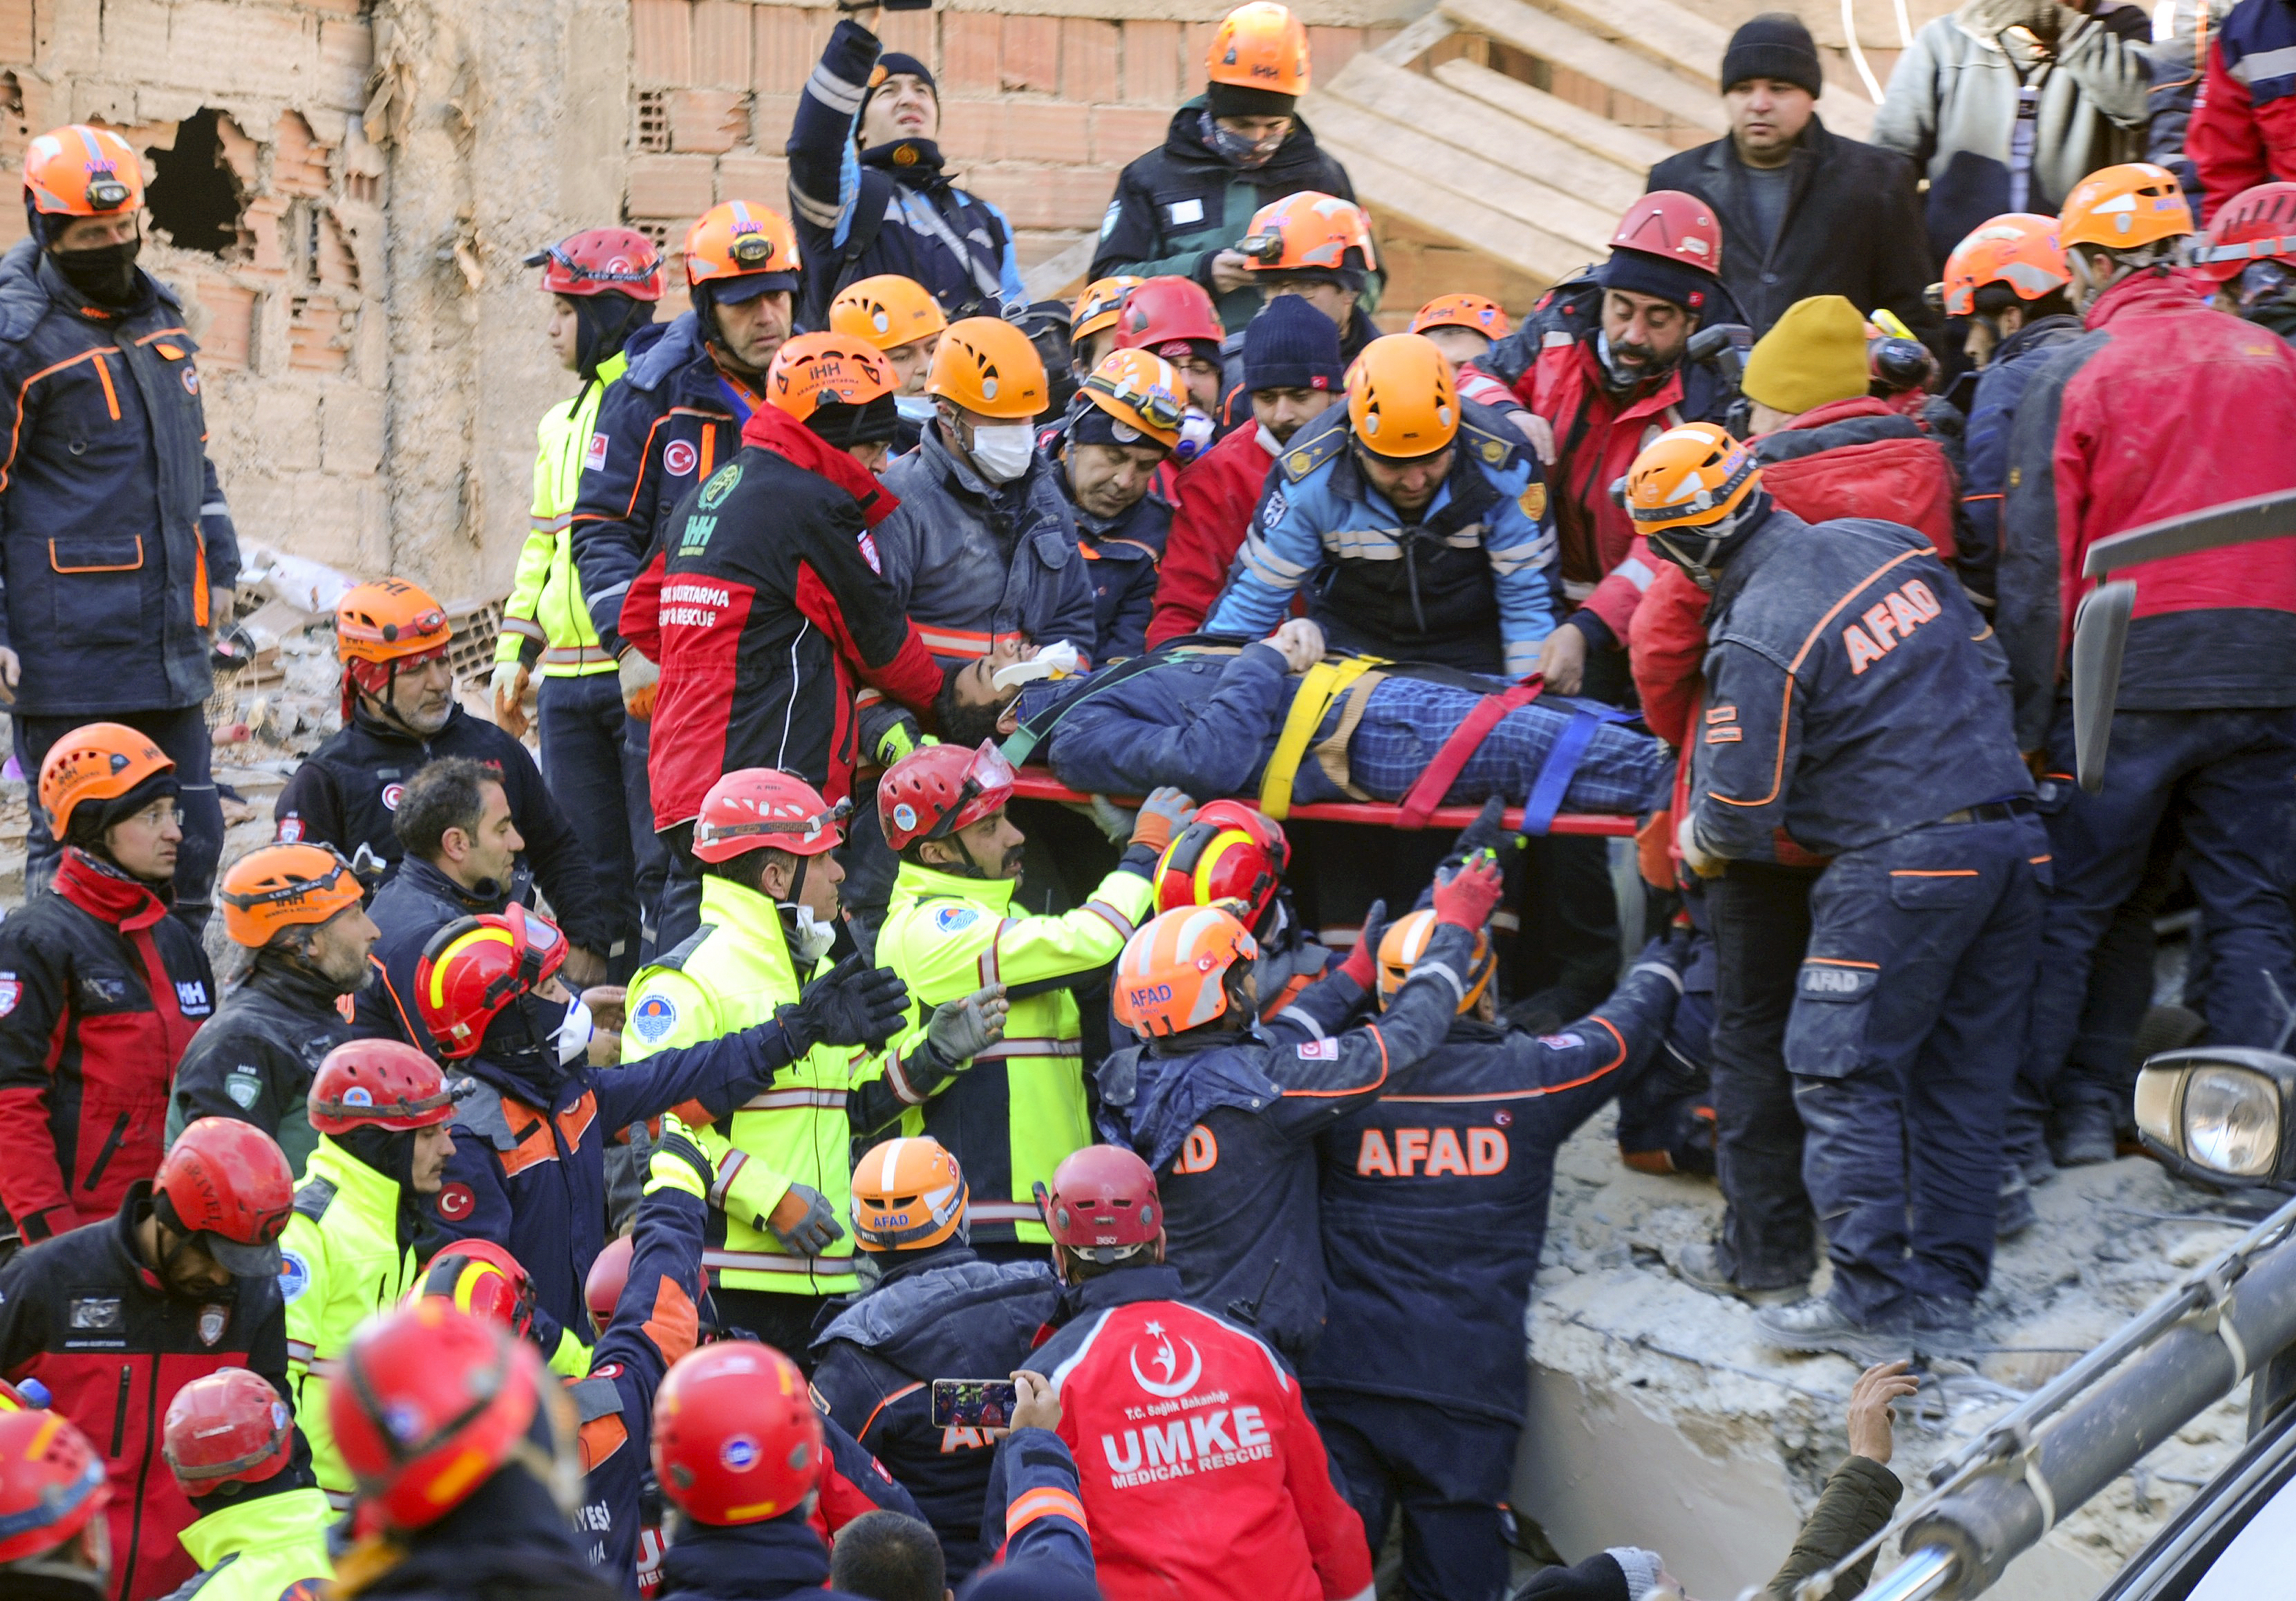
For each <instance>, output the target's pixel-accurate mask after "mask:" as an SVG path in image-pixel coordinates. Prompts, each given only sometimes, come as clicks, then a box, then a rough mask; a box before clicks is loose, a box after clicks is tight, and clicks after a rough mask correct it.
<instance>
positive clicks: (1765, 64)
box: [1722, 11, 1825, 95]
mask: <svg viewBox="0 0 2296 1601" xmlns="http://www.w3.org/2000/svg"><path fill="white" fill-rule="evenodd" d="M1748 78H1776V79H1777V80H1778V81H1779V82H1780V83H1788V84H1795V85H1798V86H1800V87H1802V88H1805V89H1808V91H1809V92H1810V94H1812V95H1818V94H1824V93H1825V69H1824V67H1823V66H1822V65H1821V64H1820V63H1819V62H1818V59H1817V41H1816V40H1815V39H1813V38H1811V37H1809V29H1808V28H1806V27H1804V26H1803V25H1802V20H1801V19H1800V17H1797V16H1795V15H1794V14H1793V13H1792V12H1786V11H1766V12H1763V13H1762V14H1761V15H1760V16H1759V17H1756V18H1754V19H1753V20H1752V21H1749V22H1745V23H1743V24H1741V25H1740V27H1739V29H1738V31H1737V32H1735V33H1734V34H1732V35H1731V36H1730V48H1728V49H1727V50H1726V51H1724V52H1723V53H1722V87H1723V89H1724V90H1725V91H1728V90H1729V89H1730V88H1732V87H1733V86H1735V85H1738V84H1742V83H1744V82H1745V81H1746V80H1747V79H1748Z"/></svg>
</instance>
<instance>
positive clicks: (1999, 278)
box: [1941, 211, 2072, 316]
mask: <svg viewBox="0 0 2296 1601" xmlns="http://www.w3.org/2000/svg"><path fill="white" fill-rule="evenodd" d="M1944 280H1945V281H1944V283H1943V284H1942V286H1941V287H1942V289H1943V291H1944V305H1945V314H1946V316H1972V315H1973V314H1974V313H1975V311H1976V310H1977V291H1979V290H1980V289H1983V288H1985V287H1986V286H1987V285H1988V284H1991V283H2001V284H2005V285H2007V286H2008V287H2009V288H2010V289H2011V290H2013V291H2015V293H2016V296H2017V298H2018V299H2019V300H2039V299H2040V298H2041V297H2042V296H2043V295H2046V294H2048V293H2050V292H2052V291H2055V290H2061V289H2062V288H2063V287H2064V286H2065V285H2066V284H2068V283H2071V282H2072V274H2071V272H2070V271H2069V270H2067V268H2066V267H2065V253H2064V251H2062V250H2059V249H2058V248H2057V219H2056V218H2054V217H2042V216H2040V215H2038V214H2037V213H2035V212H2030V211H2005V212H2004V213H2002V214H2001V215H2000V216H1999V217H1996V218H1990V219H1989V220H1988V221H1986V222H1985V223H1983V224H1982V225H1980V226H1978V227H1977V228H1975V229H1973V230H1972V232H1971V234H1970V235H1969V237H1968V238H1966V239H1964V240H1963V241H1962V242H1960V243H1959V244H1957V245H1956V246H1954V247H1953V254H1951V255H1950V256H1948V257H1947V258H1946V259H1945V273H1944Z"/></svg>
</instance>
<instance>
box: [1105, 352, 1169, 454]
mask: <svg viewBox="0 0 2296 1601" xmlns="http://www.w3.org/2000/svg"><path fill="white" fill-rule="evenodd" d="M1080 392H1081V393H1082V395H1083V396H1084V398H1086V399H1087V400H1089V401H1090V402H1092V404H1093V405H1095V406H1098V407H1100V409H1101V410H1103V411H1104V412H1106V413H1107V414H1108V415H1110V416H1111V417H1113V418H1115V419H1116V424H1117V428H1118V433H1117V436H1116V439H1117V443H1119V444H1120V445H1130V444H1136V443H1138V442H1139V439H1138V437H1137V436H1144V437H1145V438H1147V439H1151V440H1152V441H1154V442H1155V443H1156V444H1159V445H1161V446H1162V447H1164V448H1165V449H1167V450H1170V449H1172V448H1173V447H1176V446H1177V445H1178V444H1179V442H1180V422H1181V419H1182V417H1183V416H1185V415H1186V412H1187V401H1186V400H1185V398H1183V386H1182V384H1181V382H1180V374H1178V373H1177V372H1175V371H1174V370H1173V367H1172V364H1171V363H1170V362H1169V361H1166V360H1165V359H1164V358H1163V357H1160V356H1151V355H1150V354H1149V353H1148V352H1147V351H1145V350H1111V351H1110V352H1109V353H1108V355H1107V356H1106V357H1104V358H1103V360H1102V362H1101V364H1100V365H1098V366H1096V367H1095V368H1094V369H1093V370H1092V375H1091V376H1090V377H1088V378H1087V379H1086V380H1085V381H1084V387H1083V389H1082V390H1081V391H1080ZM1126 430H1130V431H1133V432H1134V434H1135V435H1136V437H1135V438H1134V439H1126V438H1125V437H1124V431H1126Z"/></svg>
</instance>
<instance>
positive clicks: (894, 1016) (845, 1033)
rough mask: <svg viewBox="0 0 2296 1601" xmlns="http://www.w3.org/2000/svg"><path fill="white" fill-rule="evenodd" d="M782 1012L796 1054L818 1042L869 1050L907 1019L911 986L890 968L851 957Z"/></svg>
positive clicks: (858, 957) (880, 1045) (895, 1031)
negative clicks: (865, 1047)
mask: <svg viewBox="0 0 2296 1601" xmlns="http://www.w3.org/2000/svg"><path fill="white" fill-rule="evenodd" d="M780 1016H781V1023H782V1027H783V1029H785V1030H788V1032H789V1034H790V1047H791V1051H792V1053H793V1054H795V1055H800V1056H802V1055H805V1053H806V1052H808V1051H809V1050H811V1049H812V1048H813V1047H815V1046H817V1045H865V1046H867V1047H869V1048H870V1049H871V1050H877V1049H880V1048H881V1047H883V1045H884V1043H885V1041H887V1040H888V1039H891V1038H892V1037H893V1036H894V1035H895V1034H897V1033H898V1032H899V1031H900V1029H901V1025H902V1024H903V1023H905V1022H907V1021H908V1017H909V987H908V986H907V985H906V984H904V983H903V982H901V975H900V974H899V973H895V972H894V971H893V970H892V969H891V968H890V967H872V966H870V965H868V961H867V958H865V957H863V956H848V957H846V958H845V959H844V960H843V961H842V962H840V963H839V964H838V965H836V966H834V967H832V968H831V969H830V970H829V971H828V972H827V973H824V974H823V975H822V976H821V977H819V978H817V979H816V980H814V981H813V982H812V983H810V984H808V985H807V986H806V987H805V992H804V993H803V994H802V995H800V996H799V997H798V1000H797V1005H795V1006H783V1008H782V1009H781V1013H780Z"/></svg>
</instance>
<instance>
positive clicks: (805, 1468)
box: [653, 1340, 824, 1524]
mask: <svg viewBox="0 0 2296 1601" xmlns="http://www.w3.org/2000/svg"><path fill="white" fill-rule="evenodd" d="M823 1461H824V1453H823V1449H822V1440H821V1419H820V1417H819V1416H817V1415H816V1413H815V1411H814V1409H813V1400H812V1397H811V1396H810V1395H809V1394H808V1391H807V1386H806V1382H805V1375H804V1374H803V1373H801V1372H799V1370H798V1365H797V1364H796V1363H795V1362H792V1361H791V1360H790V1359H788V1358H787V1357H785V1356H783V1355H782V1353H781V1352H779V1351H775V1350H774V1349H773V1348H772V1347H771V1346H769V1345H760V1344H758V1342H756V1341H754V1340H725V1341H720V1342H718V1343H717V1344H715V1345H708V1346H704V1347H703V1348H702V1349H701V1350H700V1351H691V1352H688V1353H687V1354H686V1355H685V1356H683V1357H680V1358H679V1359H677V1364H676V1366H675V1367H672V1368H671V1369H670V1370H669V1372H668V1375H666V1376H665V1377H664V1378H663V1379H662V1381H661V1389H660V1392H658V1393H657V1394H656V1395H655V1396H654V1400H653V1473H654V1478H655V1479H656V1480H657V1481H659V1482H660V1485H661V1492H662V1494H664V1495H666V1496H668V1498H669V1499H670V1500H671V1502H672V1503H673V1504H674V1505H676V1507H677V1509H678V1510H679V1511H681V1512H683V1513H685V1515H686V1516H688V1517H690V1518H692V1519H693V1520H694V1522H696V1523H717V1524H725V1523H763V1522H764V1521H765V1520H766V1519H767V1518H770V1517H779V1516H781V1515H783V1513H786V1512H790V1511H792V1510H794V1509H796V1508H798V1507H803V1506H806V1505H808V1503H809V1502H810V1501H811V1499H812V1497H813V1493H814V1491H815V1490H816V1489H817V1488H818V1487H819V1485H820V1483H821V1470H822V1463H823Z"/></svg>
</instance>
